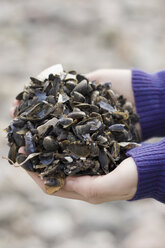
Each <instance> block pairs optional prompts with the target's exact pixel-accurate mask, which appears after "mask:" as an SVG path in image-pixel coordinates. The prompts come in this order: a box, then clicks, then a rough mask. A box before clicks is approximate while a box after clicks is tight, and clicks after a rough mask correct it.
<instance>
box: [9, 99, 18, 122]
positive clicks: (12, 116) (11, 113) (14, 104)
mask: <svg viewBox="0 0 165 248" xmlns="http://www.w3.org/2000/svg"><path fill="white" fill-rule="evenodd" d="M19 104H20V101H19V100H17V99H15V100H14V102H13V104H12V107H11V109H10V116H11V118H13V119H14V118H15V116H14V111H15V108H16V107H17V106H18V105H19Z"/></svg>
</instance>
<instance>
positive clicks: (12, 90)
mask: <svg viewBox="0 0 165 248" xmlns="http://www.w3.org/2000/svg"><path fill="white" fill-rule="evenodd" d="M163 4H164V2H163V0H157V1H156V0H151V1H148V2H147V1H145V2H144V1H142V0H139V1H130V0H124V1H112V0H110V1H109V0H102V1H99V0H91V1H83V0H77V1H75V0H69V1H64V0H55V1H53V0H40V1H32V0H29V1H25V0H14V1H11V0H0V6H1V7H0V55H1V59H0V75H1V81H0V104H1V105H0V106H1V107H0V109H1V118H0V130H1V131H0V157H2V156H3V155H4V156H7V153H8V147H7V140H6V138H5V137H6V134H5V133H4V132H3V129H4V128H5V127H7V126H8V124H9V122H10V116H9V109H10V106H11V104H12V101H13V100H14V98H15V96H16V94H18V93H19V92H20V91H21V90H22V88H23V86H24V84H26V82H28V80H29V77H30V76H36V75H37V74H38V73H39V72H40V71H42V70H43V69H45V68H46V67H49V66H51V65H53V64H57V63H61V64H63V67H64V68H65V69H66V70H70V69H75V70H76V71H77V72H79V73H87V72H90V71H92V70H96V69H98V68H138V69H142V70H144V71H147V72H154V71H157V70H161V69H164V57H165V35H164V30H165V25H164V8H163V7H162V6H163ZM156 140H157V139H153V140H152V141H150V142H155V141H156ZM0 166H1V179H0V247H1V248H10V247H12V248H22V247H24V248H29V247H30V248H54V247H56V248H71V247H77V248H83V247H86V248H89V247H90V248H94V247H95V248H117V247H120V248H132V247H133V248H164V247H165V236H164V229H165V209H164V205H163V204H161V203H159V202H156V201H155V200H151V199H147V200H142V201H136V202H128V201H123V202H115V203H104V204H101V205H90V204H88V203H85V202H81V201H75V200H68V199H62V198H58V197H53V196H49V195H46V194H44V193H43V192H42V191H41V189H40V188H39V187H38V186H37V185H36V184H35V183H34V182H33V180H32V179H31V178H30V177H29V176H28V175H27V173H26V172H25V171H24V170H23V169H20V168H14V167H13V166H12V165H9V164H8V162H7V161H6V160H3V159H1V158H0Z"/></svg>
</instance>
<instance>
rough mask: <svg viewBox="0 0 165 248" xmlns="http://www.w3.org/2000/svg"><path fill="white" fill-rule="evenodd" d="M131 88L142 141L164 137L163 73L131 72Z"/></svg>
mask: <svg viewBox="0 0 165 248" xmlns="http://www.w3.org/2000/svg"><path fill="white" fill-rule="evenodd" d="M132 88H133V92H134V97H135V104H136V111H137V113H138V115H139V117H140V124H141V128H142V137H143V139H147V138H150V137H154V136H165V71H160V72H158V73H155V74H148V73H145V72H143V71H140V70H132Z"/></svg>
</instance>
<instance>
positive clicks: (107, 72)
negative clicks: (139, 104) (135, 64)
mask: <svg viewBox="0 0 165 248" xmlns="http://www.w3.org/2000/svg"><path fill="white" fill-rule="evenodd" d="M85 76H86V77H87V78H88V79H89V80H90V81H93V80H96V82H98V83H102V82H111V83H112V90H113V91H114V92H115V93H117V94H119V95H123V96H124V97H125V98H126V99H127V100H128V101H129V102H131V103H132V106H133V109H134V111H135V112H136V107H135V99H134V93H133V90H132V73H131V70H126V69H125V70H124V69H100V70H96V71H93V72H90V73H88V74H86V75H85ZM135 126H136V129H137V131H138V133H139V135H140V137H141V138H142V135H141V127H140V124H139V123H137V124H136V125H135Z"/></svg>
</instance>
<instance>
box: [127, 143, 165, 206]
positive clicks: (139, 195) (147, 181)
mask: <svg viewBox="0 0 165 248" xmlns="http://www.w3.org/2000/svg"><path fill="white" fill-rule="evenodd" d="M127 156H132V158H133V159H134V161H135V163H136V166H137V171H138V185H137V192H136V194H135V196H134V197H133V198H132V199H131V200H138V199H143V198H154V199H156V200H158V201H160V202H163V203H165V139H163V140H161V141H160V142H157V143H154V144H151V143H148V144H146V143H144V144H142V146H141V147H137V148H134V149H131V150H129V151H128V152H127Z"/></svg>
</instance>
